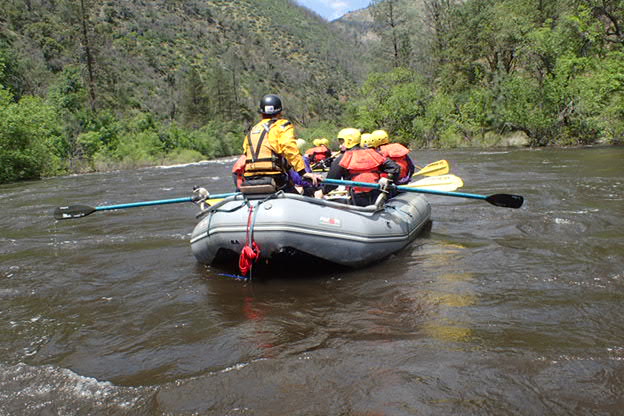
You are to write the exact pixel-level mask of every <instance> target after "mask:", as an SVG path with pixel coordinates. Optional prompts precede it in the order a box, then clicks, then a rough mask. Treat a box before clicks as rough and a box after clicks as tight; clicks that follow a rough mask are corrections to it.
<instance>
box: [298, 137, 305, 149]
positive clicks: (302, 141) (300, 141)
mask: <svg viewBox="0 0 624 416" xmlns="http://www.w3.org/2000/svg"><path fill="white" fill-rule="evenodd" d="M305 144H306V141H305V140H303V139H297V148H298V149H299V150H301V149H302V148H303V146H305Z"/></svg>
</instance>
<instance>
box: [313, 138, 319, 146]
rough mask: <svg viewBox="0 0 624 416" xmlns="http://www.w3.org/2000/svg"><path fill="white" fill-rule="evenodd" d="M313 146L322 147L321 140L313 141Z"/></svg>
mask: <svg viewBox="0 0 624 416" xmlns="http://www.w3.org/2000/svg"><path fill="white" fill-rule="evenodd" d="M312 144H313V145H314V147H317V146H320V145H321V139H314V140H312Z"/></svg>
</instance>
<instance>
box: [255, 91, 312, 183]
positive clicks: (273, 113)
mask: <svg viewBox="0 0 624 416" xmlns="http://www.w3.org/2000/svg"><path fill="white" fill-rule="evenodd" d="M282 110H283V107H282V100H281V98H280V97H279V96H277V95H275V94H267V95H264V96H263V97H262V99H261V100H260V105H259V109H258V112H259V113H260V116H261V120H260V122H259V123H257V124H256V125H255V126H253V127H252V128H251V129H250V130H249V133H248V134H247V135H246V136H245V140H244V142H243V150H244V154H245V157H246V159H245V170H244V172H243V184H245V183H250V184H251V183H254V182H258V181H262V180H264V179H269V180H270V182H274V183H275V185H276V188H277V189H278V190H283V191H285V192H292V193H297V190H296V189H295V185H294V183H293V181H292V179H291V177H290V175H289V174H288V171H289V170H290V169H291V168H292V169H294V170H295V172H297V173H298V174H299V175H300V176H301V177H303V178H307V179H310V180H311V181H312V183H313V185H316V184H317V183H318V182H319V181H320V180H321V179H322V177H321V176H320V175H318V174H315V173H312V172H306V170H305V162H304V161H303V156H302V155H301V153H300V151H299V149H298V148H297V141H296V138H295V131H294V130H295V129H294V126H293V124H292V123H291V122H290V121H288V120H286V119H285V118H283V117H282Z"/></svg>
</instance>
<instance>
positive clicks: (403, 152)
mask: <svg viewBox="0 0 624 416" xmlns="http://www.w3.org/2000/svg"><path fill="white" fill-rule="evenodd" d="M378 150H379V153H381V154H382V155H383V156H385V157H387V158H390V159H392V160H393V161H395V162H396V163H397V164H398V165H399V166H400V167H401V173H400V174H399V176H400V177H399V179H403V178H405V177H406V176H407V172H408V171H409V162H408V161H407V157H408V156H407V155H408V154H409V152H410V151H409V149H408V148H407V147H405V146H403V145H402V144H401V143H388V144H384V145H383V146H380V147H379V149H378ZM382 176H387V175H385V174H384V175H382Z"/></svg>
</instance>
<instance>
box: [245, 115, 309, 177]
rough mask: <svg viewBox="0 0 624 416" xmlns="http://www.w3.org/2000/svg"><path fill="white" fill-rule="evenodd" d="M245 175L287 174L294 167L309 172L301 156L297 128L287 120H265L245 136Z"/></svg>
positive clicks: (299, 170)
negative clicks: (296, 136) (296, 134)
mask: <svg viewBox="0 0 624 416" xmlns="http://www.w3.org/2000/svg"><path fill="white" fill-rule="evenodd" d="M243 150H244V153H245V156H246V160H245V174H244V175H245V176H255V175H276V174H279V173H287V172H288V170H289V169H290V167H293V168H294V169H295V170H296V171H297V172H301V171H305V163H304V161H303V156H301V153H299V148H298V147H297V140H296V138H295V128H294V126H293V125H292V123H291V122H290V121H288V120H285V119H283V118H280V119H271V118H265V119H262V121H260V122H259V123H258V124H256V125H255V126H254V127H253V128H252V129H251V130H250V131H249V133H248V134H247V136H246V137H245V141H244V143H243Z"/></svg>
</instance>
